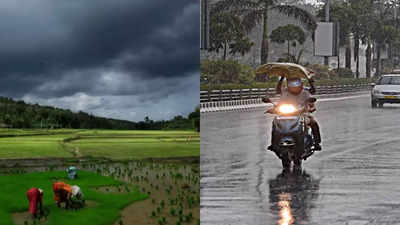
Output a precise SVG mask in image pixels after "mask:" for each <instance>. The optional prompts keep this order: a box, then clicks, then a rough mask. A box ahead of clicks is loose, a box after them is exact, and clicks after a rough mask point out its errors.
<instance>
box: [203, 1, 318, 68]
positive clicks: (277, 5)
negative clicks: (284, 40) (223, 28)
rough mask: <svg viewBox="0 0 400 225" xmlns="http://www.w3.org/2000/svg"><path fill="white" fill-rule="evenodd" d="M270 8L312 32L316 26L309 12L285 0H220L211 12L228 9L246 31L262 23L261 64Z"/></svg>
mask: <svg viewBox="0 0 400 225" xmlns="http://www.w3.org/2000/svg"><path fill="white" fill-rule="evenodd" d="M270 10H276V11H278V12H280V13H282V14H284V15H287V16H290V17H294V18H296V19H298V20H299V21H300V22H301V23H302V24H304V26H305V28H306V29H307V30H309V31H312V32H313V31H314V30H315V28H316V27H317V24H316V19H315V17H314V16H313V15H312V14H311V13H309V12H308V11H306V10H304V9H302V8H300V7H297V6H295V5H289V4H286V3H285V1H278V0H221V1H219V2H217V3H216V4H215V5H214V7H213V9H212V12H213V11H214V12H221V11H230V12H232V13H234V14H237V15H240V16H241V17H242V22H243V25H244V26H245V27H246V29H247V31H248V32H249V31H250V30H252V29H253V28H254V27H255V26H256V25H257V24H262V27H263V32H262V42H261V64H264V63H266V62H267V60H268V44H269V42H268V12H269V11H270ZM212 12H211V13H212Z"/></svg>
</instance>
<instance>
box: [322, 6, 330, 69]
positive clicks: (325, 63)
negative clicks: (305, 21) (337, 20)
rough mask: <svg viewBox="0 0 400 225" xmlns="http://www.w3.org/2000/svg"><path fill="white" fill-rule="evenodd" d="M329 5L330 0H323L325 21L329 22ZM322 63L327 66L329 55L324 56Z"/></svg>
mask: <svg viewBox="0 0 400 225" xmlns="http://www.w3.org/2000/svg"><path fill="white" fill-rule="evenodd" d="M330 5H331V1H330V0H325V22H329V8H330ZM324 65H325V66H329V56H324Z"/></svg>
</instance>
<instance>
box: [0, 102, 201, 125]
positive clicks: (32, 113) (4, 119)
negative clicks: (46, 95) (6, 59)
mask: <svg viewBox="0 0 400 225" xmlns="http://www.w3.org/2000/svg"><path fill="white" fill-rule="evenodd" d="M0 127H3V128H46V129H56V128H74V129H118V130H133V129H134V130H162V129H196V130H198V131H199V130H200V110H199V108H198V107H196V109H195V111H194V112H192V113H190V114H189V116H188V117H183V116H175V117H174V118H173V119H171V120H162V121H153V120H151V119H150V118H149V117H146V118H145V119H144V121H140V122H132V121H126V120H117V119H109V118H104V117H98V116H94V115H91V114H88V113H86V112H82V111H79V112H72V111H71V110H68V109H60V108H56V107H51V106H41V105H38V104H28V103H25V102H24V101H22V100H20V101H15V100H13V99H12V98H7V97H0Z"/></svg>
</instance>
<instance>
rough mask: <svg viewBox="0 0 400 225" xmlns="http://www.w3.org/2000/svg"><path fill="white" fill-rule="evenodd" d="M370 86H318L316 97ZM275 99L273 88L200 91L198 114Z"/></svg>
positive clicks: (260, 103)
mask: <svg viewBox="0 0 400 225" xmlns="http://www.w3.org/2000/svg"><path fill="white" fill-rule="evenodd" d="M370 87H371V86H370V84H346V85H332V86H318V87H317V88H316V89H317V93H316V94H318V95H327V94H340V93H347V92H357V91H363V90H369V89H370ZM267 96H268V97H276V96H277V95H276V93H275V88H251V89H233V90H210V91H200V112H202V113H205V112H217V111H232V110H243V109H252V108H257V107H263V106H264V107H265V106H266V105H267V104H265V103H263V102H262V98H264V97H267Z"/></svg>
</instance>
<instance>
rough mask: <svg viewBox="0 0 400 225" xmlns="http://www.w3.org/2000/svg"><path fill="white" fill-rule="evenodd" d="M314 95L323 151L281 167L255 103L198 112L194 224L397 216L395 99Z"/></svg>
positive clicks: (399, 124) (399, 154) (362, 220)
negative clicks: (296, 169)
mask: <svg viewBox="0 0 400 225" xmlns="http://www.w3.org/2000/svg"><path fill="white" fill-rule="evenodd" d="M369 101H370V100H369V97H368V96H363V97H358V98H351V99H346V100H334V101H329V100H327V101H321V102H319V103H318V109H319V111H318V112H317V113H316V118H317V120H318V121H319V123H320V125H321V132H322V137H323V151H322V152H317V153H316V154H314V155H313V156H312V157H310V158H309V159H308V160H307V161H306V162H305V163H304V165H303V167H304V169H305V170H304V171H303V172H302V173H298V174H295V173H282V171H281V165H280V161H279V160H278V159H277V158H276V157H275V156H274V155H273V154H272V153H270V152H266V151H265V150H264V148H265V146H266V145H267V141H269V138H270V137H269V135H268V134H269V133H270V127H271V124H270V123H271V119H272V117H271V116H266V115H264V114H263V110H262V109H258V110H253V111H247V112H226V113H221V112H220V113H209V114H203V115H202V117H201V127H202V131H201V184H200V186H201V212H200V213H201V224H217V225H228V224H229V225H233V224H235V225H236V224H237V225H250V224H251V225H257V224H260V225H261V224H279V225H284V224H285V225H286V224H287V225H289V224H304V225H306V224H343V225H346V224H348V225H353V224H368V225H372V224H400V164H399V161H400V136H399V135H398V133H399V132H400V121H399V115H400V105H399V106H397V105H387V106H386V105H385V108H383V109H371V108H370V102H369Z"/></svg>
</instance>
